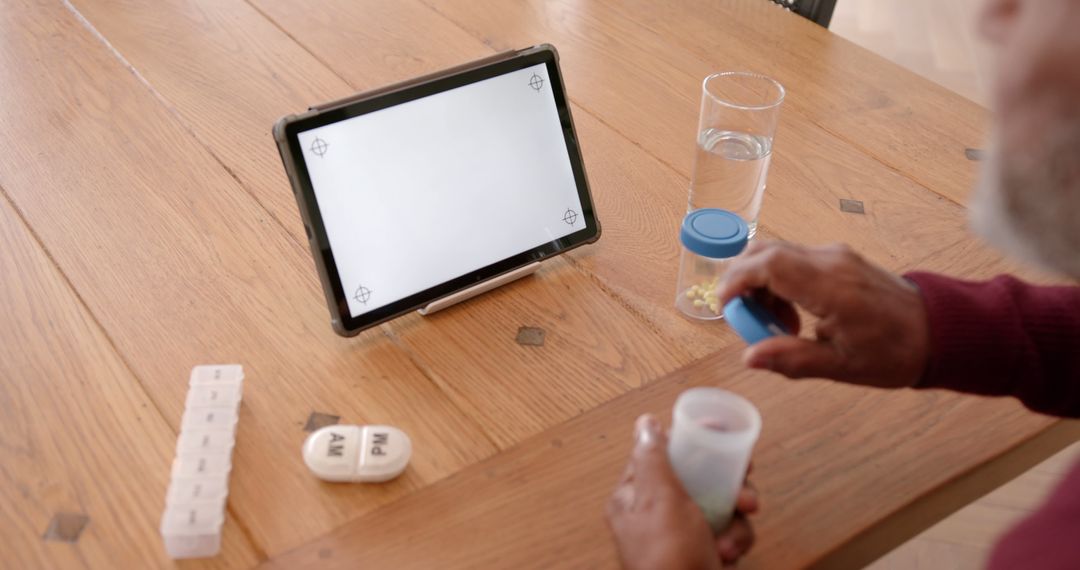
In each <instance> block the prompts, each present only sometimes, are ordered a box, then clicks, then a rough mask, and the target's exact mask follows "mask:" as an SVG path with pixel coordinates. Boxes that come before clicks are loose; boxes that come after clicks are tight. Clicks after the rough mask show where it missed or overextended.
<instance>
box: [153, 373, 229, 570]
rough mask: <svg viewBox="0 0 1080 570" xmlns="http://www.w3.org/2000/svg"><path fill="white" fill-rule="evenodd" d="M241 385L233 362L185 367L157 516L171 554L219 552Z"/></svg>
mask: <svg viewBox="0 0 1080 570" xmlns="http://www.w3.org/2000/svg"><path fill="white" fill-rule="evenodd" d="M243 384H244V369H243V367H242V366H240V365H239V364H224V365H204V366H196V367H195V368H192V369H191V377H190V380H189V381H188V393H187V400H186V402H185V405H184V416H183V419H182V420H181V421H180V435H179V436H178V437H177V439H176V458H175V459H174V460H173V465H172V479H171V481H170V483H169V489H168V491H167V492H166V494H165V513H164V514H163V515H162V517H161V537H162V539H163V540H164V542H165V551H166V552H167V553H168V554H169V556H170V557H172V558H201V557H205V556H213V555H215V554H217V553H218V551H219V550H221V527H222V525H223V524H224V523H225V501H226V500H227V498H228V495H229V472H230V471H231V470H232V451H233V445H234V444H235V442H236V422H237V418H238V414H237V412H238V410H239V407H240V394H241V390H242V388H243Z"/></svg>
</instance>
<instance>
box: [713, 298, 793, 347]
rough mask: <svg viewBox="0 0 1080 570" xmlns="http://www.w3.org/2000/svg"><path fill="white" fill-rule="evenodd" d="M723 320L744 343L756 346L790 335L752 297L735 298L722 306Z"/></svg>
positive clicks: (785, 328)
mask: <svg viewBox="0 0 1080 570" xmlns="http://www.w3.org/2000/svg"><path fill="white" fill-rule="evenodd" d="M724 320H725V321H727V323H728V324H729V325H731V328H733V329H735V332H737V333H739V336H741V337H742V339H743V340H745V341H746V344H756V343H758V342H761V341H763V340H765V339H767V338H770V337H774V336H780V335H785V334H791V333H790V332H789V331H788V330H787V327H785V326H784V325H783V323H781V322H780V320H779V319H777V318H776V317H775V316H774V315H773V314H772V313H771V312H769V311H768V310H767V309H766V308H765V307H762V306H761V303H758V302H757V301H755V300H754V298H753V297H750V296H748V295H743V296H741V297H735V298H734V299H732V300H730V301H728V304H726V305H724Z"/></svg>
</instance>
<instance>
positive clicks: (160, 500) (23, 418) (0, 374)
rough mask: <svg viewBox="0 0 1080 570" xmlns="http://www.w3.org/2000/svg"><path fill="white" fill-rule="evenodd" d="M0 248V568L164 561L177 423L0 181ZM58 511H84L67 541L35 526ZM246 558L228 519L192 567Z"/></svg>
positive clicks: (249, 555)
mask: <svg viewBox="0 0 1080 570" xmlns="http://www.w3.org/2000/svg"><path fill="white" fill-rule="evenodd" d="M0 18H2V16H0ZM0 251H3V255H0V275H2V276H3V278H2V279H0V322H2V323H3V326H2V327H0V449H2V450H3V455H2V458H0V553H2V554H0V566H4V567H5V568H43V567H49V568H60V567H63V568H74V567H85V568H105V567H119V568H140V567H141V568H145V567H164V566H168V565H169V559H168V558H167V557H166V556H165V552H164V550H163V549H162V548H161V546H160V540H161V539H160V538H159V535H158V531H157V525H158V522H159V521H160V518H161V511H162V508H163V504H164V497H165V488H166V486H167V485H168V479H169V476H168V469H167V466H168V465H169V463H170V462H171V460H172V449H173V444H174V443H175V442H176V432H175V431H173V430H172V429H170V427H169V424H168V422H166V421H165V420H164V418H162V416H161V414H160V413H158V410H157V409H156V408H155V407H154V405H153V402H152V401H151V400H150V398H149V397H148V396H147V394H146V392H145V391H144V390H143V387H142V386H141V385H140V384H139V382H138V380H137V379H136V377H135V376H134V374H132V372H131V370H130V369H129V368H128V367H127V365H126V364H125V363H124V361H123V359H122V358H121V357H120V355H118V354H117V352H116V350H114V348H113V346H112V344H111V342H110V340H109V338H108V336H107V335H106V334H105V333H104V332H103V331H102V330H101V327H100V326H99V325H98V323H96V322H95V321H94V318H93V316H92V315H91V314H90V312H89V311H88V310H87V309H86V307H85V306H84V304H83V302H82V300H81V299H79V297H78V295H77V294H76V293H75V291H73V290H72V289H71V287H70V286H69V284H68V283H67V282H66V280H65V279H64V277H63V275H62V274H61V273H60V272H59V271H58V270H57V268H56V266H55V265H54V264H53V263H52V261H51V260H50V259H49V257H48V255H47V253H46V252H45V251H44V250H43V249H42V248H41V246H40V244H39V243H38V242H37V241H36V240H35V238H34V236H33V235H32V234H31V232H30V230H29V228H27V227H26V225H25V224H24V223H23V221H22V220H21V219H20V218H19V216H18V213H17V212H16V211H15V209H14V208H13V206H12V204H11V203H10V202H9V201H8V199H7V195H6V194H5V193H4V189H3V188H2V187H0ZM59 513H73V514H79V515H83V516H85V517H87V518H88V522H87V523H86V526H85V527H83V529H82V532H81V534H79V535H78V537H77V540H76V541H75V542H74V543H66V542H58V541H47V540H46V539H45V538H44V537H43V536H42V535H43V534H44V533H45V529H46V527H47V526H48V525H49V521H50V520H51V519H52V518H53V517H54V516H56V515H57V514H59ZM255 561H256V553H255V551H254V550H253V548H252V545H251V543H250V542H249V541H248V539H247V537H246V536H244V533H243V531H242V530H241V529H240V527H239V526H238V524H237V522H236V521H235V520H233V519H232V517H230V518H228V519H227V521H226V523H225V527H224V534H223V538H222V552H221V555H220V556H219V557H218V558H216V559H213V560H207V561H203V562H202V563H199V564H195V565H193V566H192V567H196V566H197V567H200V568H228V567H238V566H251V565H252V564H254V563H255Z"/></svg>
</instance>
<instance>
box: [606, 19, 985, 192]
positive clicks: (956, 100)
mask: <svg viewBox="0 0 1080 570" xmlns="http://www.w3.org/2000/svg"><path fill="white" fill-rule="evenodd" d="M602 3H603V4H605V5H607V8H606V9H603V10H600V9H595V10H594V13H595V14H596V15H597V17H602V18H605V19H615V18H618V17H620V15H622V18H624V19H625V18H627V15H629V14H632V15H633V20H634V21H635V22H636V23H638V24H639V25H640V26H642V27H644V28H645V29H647V30H649V32H651V33H653V34H655V35H656V36H658V37H661V38H663V39H664V40H665V41H667V42H670V43H672V44H674V45H678V46H680V47H682V48H683V49H685V50H687V51H689V52H690V53H693V54H694V55H695V56H697V57H700V58H701V59H703V60H705V61H707V62H708V63H709V64H710V65H712V66H713V68H714V69H716V70H722V69H731V68H733V67H739V68H750V69H756V70H759V71H762V72H765V73H767V74H769V75H772V76H774V77H776V78H778V79H779V80H780V81H781V83H783V84H784V85H787V86H790V89H789V90H788V94H789V98H788V99H787V101H786V103H787V104H789V105H791V107H792V108H793V109H797V111H798V112H799V113H801V114H804V115H805V116H806V118H807V119H808V120H809V121H810V122H812V123H813V124H814V125H816V126H818V127H820V128H822V129H824V130H827V131H828V132H830V133H832V134H834V135H836V136H837V137H839V138H841V139H843V140H844V141H846V142H848V143H851V144H852V145H853V146H854V147H856V148H858V149H859V150H860V151H862V152H865V153H866V154H868V155H870V156H872V157H874V158H875V159H876V160H878V161H880V162H882V163H883V164H885V165H888V166H889V167H890V168H893V169H896V170H898V171H900V172H902V173H904V175H905V176H908V177H910V178H911V179H912V180H915V181H917V182H918V183H919V184H920V185H922V186H924V187H926V188H929V189H930V190H933V191H934V192H937V193H939V194H941V195H943V196H946V197H948V198H949V199H951V200H953V201H956V202H964V201H965V200H966V198H967V196H968V193H969V191H970V189H971V187H972V186H971V184H970V179H971V177H972V176H973V175H974V173H975V168H976V165H974V164H970V163H968V164H965V159H964V154H963V153H964V148H965V147H978V146H980V144H979V143H980V142H982V141H983V139H984V138H985V136H986V132H987V129H986V125H987V120H988V118H989V117H988V116H987V113H986V111H985V109H983V108H982V107H981V106H979V105H978V104H976V103H974V102H972V101H970V100H969V99H967V98H965V97H961V96H960V95H957V94H956V93H954V92H952V91H949V90H948V89H946V88H944V87H942V86H940V85H937V84H936V83H934V82H932V81H930V80H928V79H925V78H923V77H921V76H919V75H917V74H915V73H913V72H911V71H909V70H907V69H904V68H903V67H900V66H898V65H891V64H886V65H882V64H883V60H882V58H880V57H879V56H877V55H875V54H873V53H871V52H869V51H867V50H865V49H863V48H862V47H859V46H857V45H855V44H853V43H851V42H849V41H847V40H845V39H844V38H841V37H840V36H837V35H835V34H832V33H830V32H829V31H828V30H825V29H824V28H821V27H820V26H816V25H814V24H812V23H811V22H809V21H808V20H806V19H805V18H801V17H798V16H795V15H794V14H790V13H784V14H777V13H776V10H775V9H774V8H773V7H772V6H769V5H768V3H764V2H757V1H756V0H728V1H725V2H712V1H709V0H689V1H686V2H676V3H674V4H672V5H670V6H667V5H664V6H663V7H661V6H660V5H658V4H655V3H651V2H646V1H642V0H631V1H629V2H621V1H619V2H615V1H613V0H603V2H602ZM746 46H754V47H753V49H747V47H746ZM882 125H889V127H888V128H881V127H882Z"/></svg>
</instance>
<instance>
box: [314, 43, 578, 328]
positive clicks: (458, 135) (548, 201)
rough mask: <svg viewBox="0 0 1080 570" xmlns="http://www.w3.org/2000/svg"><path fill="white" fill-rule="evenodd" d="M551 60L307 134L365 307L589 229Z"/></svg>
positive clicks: (353, 291)
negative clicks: (552, 78)
mask: <svg viewBox="0 0 1080 570" xmlns="http://www.w3.org/2000/svg"><path fill="white" fill-rule="evenodd" d="M550 85H551V84H550V81H549V80H548V73H547V66H546V65H545V64H539V65H535V66H533V67H529V68H526V69H522V70H519V71H515V72H511V73H508V74H506V75H500V76H498V77H494V78H491V79H486V80H484V81H480V82H477V83H473V84H470V85H466V86H464V87H459V88H456V89H452V90H449V91H444V92H442V93H438V94H436V95H432V96H430V97H424V98H421V99H417V100H414V101H410V102H408V103H404V104H401V105H396V106H393V107H389V108H386V109H382V110H379V111H375V112H372V113H368V114H366V115H361V116H358V117H354V118H352V119H348V120H345V121H341V122H337V123H334V124H331V125H327V126H324V127H319V128H315V129H311V130H308V131H304V132H301V133H299V135H298V136H299V141H300V147H301V148H302V149H303V152H304V159H305V163H306V164H307V169H308V173H309V175H310V177H311V185H312V187H313V189H314V191H315V197H316V200H317V201H318V204H319V211H320V213H321V214H322V219H323V223H324V225H325V227H326V233H327V237H328V238H329V241H330V247H331V249H332V250H333V254H334V260H335V261H336V264H337V269H338V273H339V275H340V276H341V285H342V288H343V289H344V291H345V296H346V297H347V298H348V303H349V312H350V313H351V314H352V316H354V317H355V316H358V315H361V314H363V313H366V312H368V311H372V310H374V309H377V308H379V307H382V306H385V305H388V304H390V303H392V302H394V301H397V300H400V299H402V298H404V297H407V296H409V295H412V294H414V293H418V292H420V291H423V290H425V289H428V288H430V287H434V286H436V285H439V284H440V283H444V282H446V281H449V280H451V279H454V278H456V277H460V276H462V275H465V274H468V273H471V272H473V271H475V270H477V269H480V268H481V267H484V266H487V265H490V264H492V263H495V262H498V261H501V260H503V259H506V258H508V257H511V256H513V255H515V254H519V253H522V252H525V251H528V250H530V249H533V248H535V247H537V246H539V245H542V244H544V243H547V242H551V241H554V240H556V239H559V238H562V237H565V236H567V235H569V234H571V233H573V232H575V231H580V230H583V229H585V219H584V217H583V216H582V215H581V211H582V209H581V202H580V200H579V199H578V192H577V185H576V183H575V181H574V174H573V171H572V170H571V166H570V158H569V156H568V154H567V151H566V141H565V139H564V138H563V132H562V127H561V125H560V122H559V117H558V111H557V109H556V106H555V98H554V95H553V94H552V92H551V87H550Z"/></svg>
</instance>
